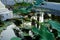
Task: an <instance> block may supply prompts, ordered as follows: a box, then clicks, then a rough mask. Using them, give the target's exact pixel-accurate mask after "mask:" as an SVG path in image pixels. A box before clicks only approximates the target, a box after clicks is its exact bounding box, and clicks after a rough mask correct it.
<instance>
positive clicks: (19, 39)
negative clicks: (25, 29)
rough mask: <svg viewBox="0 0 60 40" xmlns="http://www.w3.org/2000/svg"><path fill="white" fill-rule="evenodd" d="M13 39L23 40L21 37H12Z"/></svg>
mask: <svg viewBox="0 0 60 40" xmlns="http://www.w3.org/2000/svg"><path fill="white" fill-rule="evenodd" d="M11 40H21V38H19V37H13V38H11Z"/></svg>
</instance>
